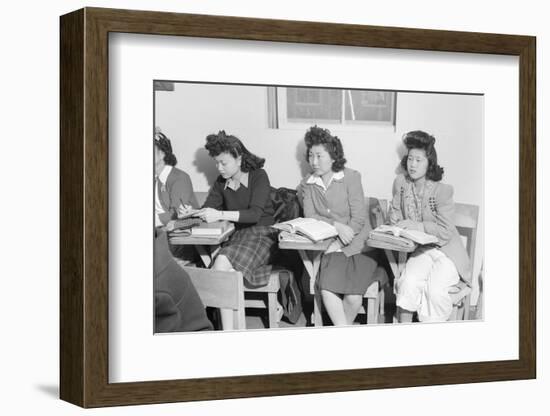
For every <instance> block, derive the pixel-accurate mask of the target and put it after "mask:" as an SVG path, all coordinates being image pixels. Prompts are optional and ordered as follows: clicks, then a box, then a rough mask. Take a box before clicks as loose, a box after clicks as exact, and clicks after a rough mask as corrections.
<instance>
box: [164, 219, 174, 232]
mask: <svg viewBox="0 0 550 416" xmlns="http://www.w3.org/2000/svg"><path fill="white" fill-rule="evenodd" d="M175 225H176V221H174V220H170V221H168V223H167V224H166V226H165V228H166V231H173V230H174V226H175Z"/></svg>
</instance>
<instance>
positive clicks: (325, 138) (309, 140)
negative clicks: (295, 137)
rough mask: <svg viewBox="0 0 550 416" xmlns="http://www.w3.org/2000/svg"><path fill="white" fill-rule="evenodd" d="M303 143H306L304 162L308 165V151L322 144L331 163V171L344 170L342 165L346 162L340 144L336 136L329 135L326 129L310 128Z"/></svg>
mask: <svg viewBox="0 0 550 416" xmlns="http://www.w3.org/2000/svg"><path fill="white" fill-rule="evenodd" d="M304 141H305V142H306V161H307V162H308V163H309V151H310V150H311V148H312V147H313V146H316V145H319V144H322V145H323V147H324V148H325V150H326V151H327V152H328V154H329V155H330V157H331V159H333V160H334V162H332V171H333V172H340V171H341V170H343V169H344V165H345V164H346V162H347V160H346V158H345V157H344V148H343V147H342V142H341V141H340V139H339V138H338V137H337V136H333V135H332V134H330V131H329V130H328V129H323V128H321V127H317V126H313V127H311V128H310V129H309V130H308V131H307V132H306V135H305V136H304Z"/></svg>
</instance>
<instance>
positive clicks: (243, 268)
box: [218, 225, 278, 287]
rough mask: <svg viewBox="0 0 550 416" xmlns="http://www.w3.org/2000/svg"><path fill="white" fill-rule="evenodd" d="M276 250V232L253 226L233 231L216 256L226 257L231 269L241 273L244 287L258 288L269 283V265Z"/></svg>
mask: <svg viewBox="0 0 550 416" xmlns="http://www.w3.org/2000/svg"><path fill="white" fill-rule="evenodd" d="M277 248H278V245H277V230H275V229H273V228H271V227H269V226H265V225H253V226H251V227H247V228H242V229H240V230H237V231H235V232H234V233H233V234H232V235H231V237H230V238H229V240H227V241H226V242H225V243H223V244H222V248H221V249H220V251H219V252H218V255H220V254H223V255H224V256H226V257H227V259H228V260H229V261H230V263H231V265H232V266H233V268H234V269H235V270H238V271H240V272H242V274H243V276H244V278H245V285H247V286H251V287H259V286H265V285H267V283H268V282H269V276H270V274H271V264H270V263H271V260H272V258H273V256H274V254H275V253H276V251H277Z"/></svg>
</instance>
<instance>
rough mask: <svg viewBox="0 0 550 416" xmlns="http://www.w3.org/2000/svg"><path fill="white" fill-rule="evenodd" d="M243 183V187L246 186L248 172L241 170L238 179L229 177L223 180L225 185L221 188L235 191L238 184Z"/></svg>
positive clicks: (238, 186)
mask: <svg viewBox="0 0 550 416" xmlns="http://www.w3.org/2000/svg"><path fill="white" fill-rule="evenodd" d="M241 185H243V186H244V187H245V188H248V172H243V173H242V175H241V177H240V178H239V180H235V179H233V178H229V179H227V180H226V181H225V186H224V188H223V189H227V188H229V189H232V190H234V191H236V190H237V189H239V188H240V186H241Z"/></svg>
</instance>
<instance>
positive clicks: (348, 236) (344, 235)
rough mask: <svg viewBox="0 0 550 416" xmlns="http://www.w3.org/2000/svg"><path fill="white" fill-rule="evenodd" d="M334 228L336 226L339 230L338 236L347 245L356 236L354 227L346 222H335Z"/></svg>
mask: <svg viewBox="0 0 550 416" xmlns="http://www.w3.org/2000/svg"><path fill="white" fill-rule="evenodd" d="M333 225H334V228H336V231H338V238H340V241H342V244H344V245H345V246H347V245H348V244H349V243H351V240H353V237H355V233H354V232H353V229H352V228H351V227H350V226H349V225H346V224H342V223H341V222H336V221H335V222H334V224H333Z"/></svg>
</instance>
